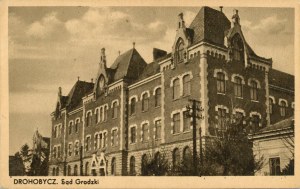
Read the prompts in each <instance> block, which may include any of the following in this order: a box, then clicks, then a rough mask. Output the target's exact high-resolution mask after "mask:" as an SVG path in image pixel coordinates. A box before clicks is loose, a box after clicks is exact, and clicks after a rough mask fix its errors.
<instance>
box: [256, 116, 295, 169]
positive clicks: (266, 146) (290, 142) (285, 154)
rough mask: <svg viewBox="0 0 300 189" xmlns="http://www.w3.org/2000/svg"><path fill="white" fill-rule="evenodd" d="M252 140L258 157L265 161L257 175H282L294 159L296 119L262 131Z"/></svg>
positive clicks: (287, 120) (290, 119) (276, 124)
mask: <svg viewBox="0 0 300 189" xmlns="http://www.w3.org/2000/svg"><path fill="white" fill-rule="evenodd" d="M252 139H253V149H254V153H255V154H256V157H257V158H259V157H262V156H263V159H264V164H263V167H262V169H261V170H259V171H258V172H257V173H256V175H281V174H282V171H283V169H284V168H285V167H286V166H288V164H289V163H290V162H291V160H293V159H294V117H293V116H292V117H290V118H287V119H285V120H282V121H279V122H277V123H275V124H273V125H271V126H270V127H265V128H263V129H261V130H260V131H259V132H257V133H255V134H254V135H252Z"/></svg>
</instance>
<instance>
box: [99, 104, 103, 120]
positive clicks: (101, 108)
mask: <svg viewBox="0 0 300 189" xmlns="http://www.w3.org/2000/svg"><path fill="white" fill-rule="evenodd" d="M103 108H104V107H100V113H99V114H100V118H99V121H104V116H103Z"/></svg>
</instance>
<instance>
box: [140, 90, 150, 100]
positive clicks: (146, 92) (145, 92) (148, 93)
mask: <svg viewBox="0 0 300 189" xmlns="http://www.w3.org/2000/svg"><path fill="white" fill-rule="evenodd" d="M144 94H147V95H148V98H149V97H150V92H149V90H147V91H143V92H142V94H141V97H140V99H141V100H143V95H144Z"/></svg>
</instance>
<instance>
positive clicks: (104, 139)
mask: <svg viewBox="0 0 300 189" xmlns="http://www.w3.org/2000/svg"><path fill="white" fill-rule="evenodd" d="M106 137H107V136H106V133H103V148H104V147H106Z"/></svg>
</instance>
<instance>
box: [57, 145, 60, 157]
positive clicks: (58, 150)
mask: <svg viewBox="0 0 300 189" xmlns="http://www.w3.org/2000/svg"><path fill="white" fill-rule="evenodd" d="M57 157H58V158H60V146H58V147H57Z"/></svg>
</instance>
